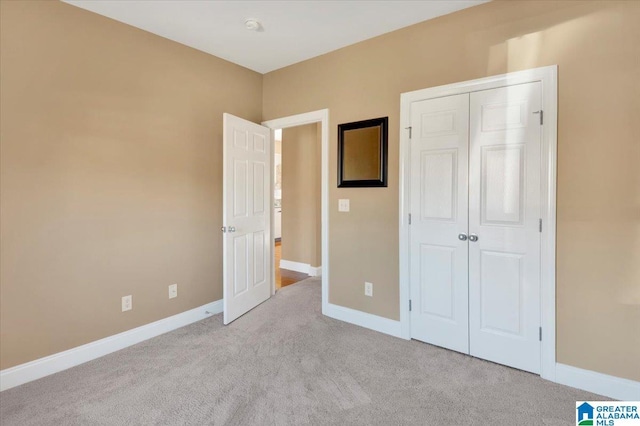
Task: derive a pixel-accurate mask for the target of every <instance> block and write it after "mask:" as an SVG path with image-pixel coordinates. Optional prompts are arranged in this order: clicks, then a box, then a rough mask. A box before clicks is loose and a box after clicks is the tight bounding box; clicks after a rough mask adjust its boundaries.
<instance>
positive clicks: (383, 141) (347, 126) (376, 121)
mask: <svg viewBox="0 0 640 426" xmlns="http://www.w3.org/2000/svg"><path fill="white" fill-rule="evenodd" d="M378 126H379V127H380V140H379V141H378V147H379V150H380V160H381V161H380V171H379V172H380V173H379V176H380V178H379V179H368V180H345V179H344V178H343V177H344V132H345V131H347V130H356V129H366V128H367V127H378ZM388 138H389V117H380V118H373V119H370V120H363V121H355V122H353V123H344V124H339V125H338V188H371V187H386V186H387V169H388V160H389V158H388Z"/></svg>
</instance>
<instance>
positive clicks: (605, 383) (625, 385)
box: [555, 363, 640, 401]
mask: <svg viewBox="0 0 640 426" xmlns="http://www.w3.org/2000/svg"><path fill="white" fill-rule="evenodd" d="M555 381H556V382H557V383H560V384H562V385H567V386H571V387H573V388H577V389H582V390H585V391H587V392H593V393H596V394H598V395H603V396H608V397H609V398H614V399H618V400H621V401H640V382H636V381H633V380H628V379H622V378H620V377H615V376H609V375H607V374H602V373H596V372H595V371H590V370H583V369H582V368H577V367H571V366H570V365H565V364H559V363H558V364H556V380H555Z"/></svg>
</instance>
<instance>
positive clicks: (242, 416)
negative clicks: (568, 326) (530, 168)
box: [0, 278, 603, 426]
mask: <svg viewBox="0 0 640 426" xmlns="http://www.w3.org/2000/svg"><path fill="white" fill-rule="evenodd" d="M593 399H603V398H602V397H598V396H596V395H593V394H590V393H587V392H582V391H579V390H575V389H572V388H569V387H566V386H561V385H557V384H554V383H550V382H547V381H545V380H542V379H540V377H538V376H535V375H533V374H529V373H524V372H522V371H518V370H513V369H510V368H507V367H503V366H500V365H496V364H492V363H490V362H486V361H482V360H479V359H475V358H472V357H469V356H465V355H462V354H458V353H455V352H451V351H447V350H444V349H440V348H437V347H434V346H430V345H427V344H424V343H420V342H416V341H405V340H401V339H397V338H394V337H390V336H387V335H384V334H381V333H377V332H374V331H370V330H366V329H364V328H360V327H357V326H354V325H350V324H347V323H343V322H340V321H336V320H333V319H330V318H327V317H324V316H322V314H321V310H320V281H319V279H317V278H310V279H307V280H305V281H302V282H300V283H298V284H294V285H291V286H289V287H286V288H284V289H282V290H281V291H279V292H278V293H277V294H276V296H275V297H273V298H272V299H270V300H269V301H267V302H265V303H263V304H262V305H260V306H259V307H257V308H256V309H254V310H253V311H251V312H250V313H248V314H247V315H245V316H244V317H242V318H240V319H238V320H237V321H235V322H234V323H233V324H231V325H229V326H226V327H225V326H223V325H222V317H221V315H216V316H214V317H211V318H208V319H205V320H203V321H200V322H198V323H195V324H192V325H190V326H187V327H184V328H181V329H179V330H176V331H173V332H171V333H168V334H165V335H162V336H159V337H157V338H155V339H151V340H148V341H146V342H143V343H140V344H138V345H135V346H132V347H130V348H127V349H124V350H122V351H119V352H116V353H113V354H111V355H108V356H105V357H103V358H100V359H97V360H95V361H91V362H89V363H86V364H83V365H81V366H78V367H75V368H72V369H70V370H67V371H63V372H61V373H58V374H55V375H52V376H49V377H46V378H44V379H41V380H38V381H35V382H31V383H28V384H25V385H22V386H20V387H17V388H14V389H10V390H7V391H4V392H2V393H1V394H0V406H1V408H0V423H1V424H2V425H3V426H9V425H208V424H214V425H304V424H314V425H325V424H327V425H509V426H513V425H533V424H540V425H573V424H575V401H576V400H593Z"/></svg>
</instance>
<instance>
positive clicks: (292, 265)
mask: <svg viewBox="0 0 640 426" xmlns="http://www.w3.org/2000/svg"><path fill="white" fill-rule="evenodd" d="M280 267H281V268H282V269H288V270H290V271H296V272H301V273H303V274H309V264H308V263H300V262H294V261H293V260H284V259H280Z"/></svg>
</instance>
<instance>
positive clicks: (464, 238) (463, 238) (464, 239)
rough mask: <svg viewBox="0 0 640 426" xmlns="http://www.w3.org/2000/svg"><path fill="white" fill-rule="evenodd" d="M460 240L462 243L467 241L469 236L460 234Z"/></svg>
mask: <svg viewBox="0 0 640 426" xmlns="http://www.w3.org/2000/svg"><path fill="white" fill-rule="evenodd" d="M458 239H459V240H460V241H467V234H465V233H464V232H463V233H461V234H458Z"/></svg>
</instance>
